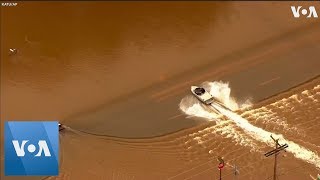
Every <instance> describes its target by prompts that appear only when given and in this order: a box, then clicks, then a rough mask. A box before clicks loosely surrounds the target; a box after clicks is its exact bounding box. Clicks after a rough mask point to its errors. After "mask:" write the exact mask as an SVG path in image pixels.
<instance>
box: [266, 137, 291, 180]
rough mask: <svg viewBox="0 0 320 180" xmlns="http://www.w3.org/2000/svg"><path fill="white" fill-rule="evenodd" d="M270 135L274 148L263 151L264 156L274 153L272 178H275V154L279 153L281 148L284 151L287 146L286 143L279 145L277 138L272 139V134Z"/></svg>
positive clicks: (274, 179)
mask: <svg viewBox="0 0 320 180" xmlns="http://www.w3.org/2000/svg"><path fill="white" fill-rule="evenodd" d="M270 137H271V138H272V140H273V141H274V142H275V145H276V148H275V149H273V150H272V151H269V152H267V153H265V154H264V155H265V156H266V157H269V156H271V155H273V154H274V167H273V180H276V179H277V156H278V154H279V153H280V151H282V150H284V151H285V148H287V147H289V146H288V144H283V145H280V144H279V139H274V138H273V137H272V135H270Z"/></svg>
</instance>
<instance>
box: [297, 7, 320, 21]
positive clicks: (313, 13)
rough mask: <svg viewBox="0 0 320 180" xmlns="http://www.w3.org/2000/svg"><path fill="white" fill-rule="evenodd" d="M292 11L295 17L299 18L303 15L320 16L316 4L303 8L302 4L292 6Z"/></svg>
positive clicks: (308, 16) (309, 16)
mask: <svg viewBox="0 0 320 180" xmlns="http://www.w3.org/2000/svg"><path fill="white" fill-rule="evenodd" d="M291 11H292V14H293V17H294V18H299V17H300V16H301V15H303V16H305V17H306V18H311V17H313V18H318V14H317V11H316V8H315V7H314V6H309V7H308V8H303V7H302V6H291Z"/></svg>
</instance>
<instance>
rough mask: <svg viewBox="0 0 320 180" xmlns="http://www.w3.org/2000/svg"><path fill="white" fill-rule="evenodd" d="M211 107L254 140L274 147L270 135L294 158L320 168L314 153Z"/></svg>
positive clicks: (318, 160)
mask: <svg viewBox="0 0 320 180" xmlns="http://www.w3.org/2000/svg"><path fill="white" fill-rule="evenodd" d="M213 106H214V107H215V108H217V109H218V110H219V111H220V112H221V113H222V114H224V115H225V116H227V117H229V118H230V119H232V120H233V121H234V122H235V123H236V124H237V125H238V126H239V127H241V128H242V129H243V130H245V131H246V132H247V133H248V134H249V135H250V136H252V137H253V138H254V139H256V140H258V141H261V142H264V143H266V144H268V145H269V146H274V142H273V140H272V139H271V138H270V135H271V134H272V135H274V136H276V137H277V138H279V139H281V140H282V141H284V142H286V143H287V144H288V146H289V147H288V148H287V151H289V152H291V153H292V154H293V155H294V156H295V157H296V158H299V159H302V160H304V161H306V162H308V163H311V164H313V165H315V166H316V167H317V168H320V158H319V156H318V155H317V154H316V153H314V152H312V151H310V150H308V149H306V148H304V147H302V146H300V145H298V144H296V143H294V142H293V141H288V140H286V139H285V138H284V137H283V136H282V135H281V134H274V133H271V132H268V131H265V130H263V129H261V128H258V127H255V126H253V125H252V124H250V123H249V122H248V120H246V119H244V118H242V117H241V116H239V115H238V114H236V113H234V112H231V111H229V110H227V109H224V108H221V107H219V106H216V105H213Z"/></svg>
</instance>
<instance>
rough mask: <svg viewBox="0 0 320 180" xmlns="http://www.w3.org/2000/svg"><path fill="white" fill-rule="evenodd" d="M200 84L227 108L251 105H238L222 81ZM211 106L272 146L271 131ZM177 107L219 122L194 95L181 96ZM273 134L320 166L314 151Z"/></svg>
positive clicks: (292, 150)
mask: <svg viewBox="0 0 320 180" xmlns="http://www.w3.org/2000/svg"><path fill="white" fill-rule="evenodd" d="M202 86H203V87H204V88H205V89H206V90H207V91H208V92H210V94H212V95H213V96H214V97H216V98H217V99H218V100H220V101H221V102H222V103H223V104H224V105H226V106H227V107H228V108H230V109H231V110H233V111H234V110H237V109H239V108H243V107H246V106H248V105H251V103H250V102H249V101H247V102H246V103H245V104H242V105H238V103H237V102H236V101H235V99H234V98H232V97H231V96H230V93H231V89H230V87H229V84H228V83H223V82H221V81H220V82H205V83H204V84H203V85H202ZM213 106H214V108H216V109H217V110H219V111H220V112H221V113H222V114H223V115H225V116H227V117H228V118H230V119H231V120H233V121H234V122H235V123H236V124H237V125H238V126H239V127H241V128H242V129H243V130H244V131H245V132H246V133H247V134H248V135H250V136H251V137H253V138H254V139H256V140H258V141H260V142H264V143H266V144H267V145H269V146H274V142H273V140H272V139H271V138H270V135H271V134H273V133H271V132H268V131H266V130H263V129H261V128H258V127H255V126H253V125H252V124H250V123H249V121H248V120H246V119H245V118H243V117H241V116H240V115H238V114H236V113H234V112H232V111H229V110H227V109H225V108H222V107H220V106H218V105H213ZM179 107H180V109H181V110H182V111H183V112H185V113H186V114H188V115H190V116H197V117H202V118H206V119H208V120H216V121H218V122H219V120H217V119H218V117H219V114H216V113H212V112H209V111H207V110H206V109H205V108H203V107H202V106H201V105H200V103H199V101H198V100H196V98H195V97H186V98H183V99H182V101H181V102H180V105H179ZM227 129H228V128H227ZM226 133H231V130H230V129H229V130H228V132H226ZM273 135H274V136H276V137H277V138H280V140H282V141H285V142H286V143H287V144H288V146H289V147H288V148H287V151H289V152H291V153H292V154H293V155H294V156H295V157H296V158H299V159H302V160H304V161H306V162H308V163H311V164H313V165H315V166H316V167H317V168H320V158H319V156H318V155H317V154H316V153H314V152H312V151H310V150H308V149H306V148H304V147H302V146H300V145H298V144H296V143H295V142H293V141H288V140H286V139H285V138H284V137H283V135H281V134H273Z"/></svg>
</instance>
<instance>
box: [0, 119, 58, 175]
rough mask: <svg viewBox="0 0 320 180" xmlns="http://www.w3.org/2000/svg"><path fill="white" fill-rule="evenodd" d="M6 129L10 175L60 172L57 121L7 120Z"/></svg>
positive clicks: (5, 147)
mask: <svg viewBox="0 0 320 180" xmlns="http://www.w3.org/2000/svg"><path fill="white" fill-rule="evenodd" d="M4 130H5V133H4V135H5V136H4V138H5V139H4V161H5V162H4V169H5V175H6V176H56V175H58V174H59V127H58V122H57V121H7V122H5V128H4Z"/></svg>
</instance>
